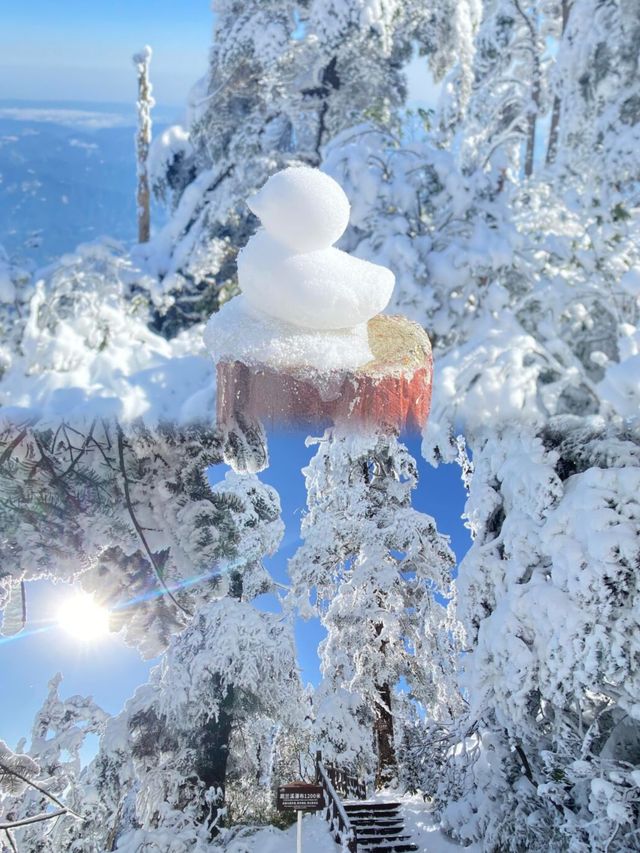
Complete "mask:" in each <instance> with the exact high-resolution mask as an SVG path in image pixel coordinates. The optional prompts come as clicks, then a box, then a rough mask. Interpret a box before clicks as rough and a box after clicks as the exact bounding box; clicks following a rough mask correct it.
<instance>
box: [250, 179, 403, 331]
mask: <svg viewBox="0 0 640 853" xmlns="http://www.w3.org/2000/svg"><path fill="white" fill-rule="evenodd" d="M250 206H251V209H252V210H253V211H254V212H255V213H256V214H258V215H259V216H260V217H261V219H262V222H263V224H264V228H263V229H261V230H259V231H258V233H257V234H255V235H254V236H253V237H252V238H251V239H250V240H249V242H248V243H247V245H246V246H245V248H244V249H243V250H242V251H241V252H240V254H239V255H238V280H239V283H240V288H241V290H242V292H243V293H244V295H245V298H246V300H247V303H248V305H249V306H250V307H251V308H253V309H254V310H255V311H259V312H262V313H264V314H266V315H268V316H270V317H274V318H275V319H277V320H281V321H283V322H285V323H291V324H292V325H294V326H299V327H302V328H306V329H316V330H319V331H320V330H335V329H348V328H352V327H354V326H356V325H358V324H360V323H366V322H367V321H368V320H370V319H371V318H372V317H375V316H376V314H379V313H380V312H381V311H383V310H384V309H385V308H386V306H387V304H388V302H389V299H390V298H391V293H392V291H393V286H394V283H395V276H394V275H393V273H392V272H391V270H389V269H387V268H386V267H383V266H380V265H378V264H372V263H369V262H368V261H363V260H361V259H360V258H354V257H352V256H351V255H348V254H347V253H346V252H342V251H340V250H339V249H335V248H333V247H332V246H331V243H332V242H334V241H335V240H337V239H338V238H339V237H340V236H341V234H342V233H343V231H344V229H345V228H346V226H347V224H348V220H349V202H348V201H347V198H346V196H345V194H344V192H343V191H342V188H341V187H340V186H339V185H338V184H337V183H336V182H335V181H334V180H333V178H330V177H329V176H328V175H325V174H324V173H323V172H320V171H318V170H317V169H311V168H307V167H292V168H289V169H285V170H284V171H282V172H278V173H277V174H276V175H273V176H272V177H271V178H269V180H268V181H267V183H266V184H265V186H264V187H263V188H262V189H261V190H260V192H259V193H257V195H256V196H254V197H253V199H251V200H250Z"/></svg>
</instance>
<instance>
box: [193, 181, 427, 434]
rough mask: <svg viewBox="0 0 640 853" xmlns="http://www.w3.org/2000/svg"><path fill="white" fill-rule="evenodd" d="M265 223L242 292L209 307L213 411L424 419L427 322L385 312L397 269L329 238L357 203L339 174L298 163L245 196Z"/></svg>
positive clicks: (283, 420) (252, 416)
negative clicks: (336, 178) (216, 307)
mask: <svg viewBox="0 0 640 853" xmlns="http://www.w3.org/2000/svg"><path fill="white" fill-rule="evenodd" d="M248 205H249V208H250V209H251V210H252V211H253V213H255V214H256V216H257V217H258V218H259V219H260V221H261V223H262V226H263V227H262V228H260V229H259V230H258V231H257V233H256V234H255V235H254V236H253V237H251V239H250V240H249V242H248V243H247V245H246V246H245V248H244V249H242V251H241V252H240V253H239V255H238V281H239V284H240V288H241V291H242V293H241V294H240V295H239V296H237V297H235V298H234V299H232V300H231V301H230V302H229V303H227V304H225V305H223V307H222V308H221V309H220V311H219V312H217V313H216V314H214V315H213V316H212V317H211V319H210V320H209V323H208V324H207V327H206V330H205V343H206V345H207V347H208V349H209V351H210V352H211V354H212V356H213V357H214V359H215V361H216V363H217V373H218V396H217V409H218V421H219V422H220V423H221V425H223V426H224V425H225V424H228V423H230V422H237V421H238V419H239V418H241V419H243V420H244V421H245V422H247V421H251V420H259V421H260V422H261V423H262V424H263V425H266V426H268V425H271V426H284V425H302V424H306V425H311V424H313V425H314V426H322V425H327V424H331V423H335V424H338V423H339V424H341V425H344V424H345V423H346V424H348V423H351V424H353V425H354V426H360V425H362V424H366V425H367V426H375V427H376V428H379V429H385V430H388V431H394V432H398V431H400V430H402V429H404V428H405V427H408V428H418V429H419V428H421V427H422V426H423V425H424V423H425V421H426V418H427V415H428V411H429V405H430V399H431V375H432V363H431V347H430V344H429V339H428V337H427V335H426V334H425V333H424V331H423V329H422V328H421V327H420V326H418V325H417V324H415V323H411V322H410V321H409V320H406V319H405V318H403V317H391V316H387V315H383V314H381V313H380V312H382V311H383V310H384V309H385V308H386V307H387V305H388V303H389V300H390V298H391V294H392V292H393V286H394V283H395V277H394V275H393V273H392V272H391V270H389V269H387V268H386V267H383V266H380V265H378V264H373V263H370V262H368V261H364V260H361V259H360V258H354V257H352V256H351V255H348V254H347V253H346V252H343V251H341V250H340V249H337V248H335V247H334V245H333V244H334V243H335V242H336V241H337V240H338V239H339V238H340V237H341V236H342V234H343V233H344V231H345V230H346V228H347V225H348V223H349V214H350V205H349V201H348V199H347V196H346V195H345V193H344V191H343V190H342V188H341V187H340V185H339V184H338V183H336V181H334V180H333V178H331V177H329V175H326V174H325V173H323V172H321V171H320V170H318V169H312V168H309V167H304V166H300V167H291V168H288V169H285V170H283V171H281V172H278V173H277V174H275V175H272V176H271V177H270V178H269V179H268V181H267V182H266V183H265V185H264V186H263V187H262V189H260V190H259V191H258V192H257V193H256V194H255V195H254V196H252V197H251V198H250V199H249V200H248Z"/></svg>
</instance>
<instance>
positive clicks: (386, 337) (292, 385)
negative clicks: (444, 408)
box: [217, 314, 433, 433]
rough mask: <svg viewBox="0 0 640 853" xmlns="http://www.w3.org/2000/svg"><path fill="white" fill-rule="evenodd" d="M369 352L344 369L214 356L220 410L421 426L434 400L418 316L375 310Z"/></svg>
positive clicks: (230, 420) (281, 420)
mask: <svg viewBox="0 0 640 853" xmlns="http://www.w3.org/2000/svg"><path fill="white" fill-rule="evenodd" d="M368 333H369V347H370V349H371V352H372V353H373V359H372V360H371V361H369V362H368V363H367V364H365V365H364V366H362V367H358V368H355V369H347V370H336V369H334V370H326V371H322V370H318V369H315V368H312V367H308V366H305V367H300V366H294V367H290V368H288V367H286V366H279V367H274V366H270V365H268V364H254V363H250V364H245V363H243V362H242V361H239V360H235V361H220V362H219V363H218V368H217V369H218V396H217V417H218V423H219V425H220V426H222V427H223V428H225V427H228V426H229V425H230V424H234V423H236V422H237V420H238V418H239V417H240V418H242V419H244V420H248V421H259V422H260V423H261V424H263V426H265V427H266V428H269V427H282V426H304V425H313V426H323V425H329V424H336V425H341V426H345V425H353V426H354V427H361V426H362V425H365V426H367V427H372V428H376V429H378V428H379V429H382V430H384V431H385V432H395V433H399V432H402V431H405V430H407V431H419V430H421V429H422V427H423V426H424V424H425V423H426V420H427V416H428V414H429V407H430V404H431V385H432V377H433V362H432V356H431V344H430V343H429V338H428V337H427V335H426V333H425V332H424V330H423V329H422V327H421V326H419V325H418V324H417V323H413V322H411V321H410V320H407V319H406V318H404V317H397V316H387V315H384V314H379V315H378V316H376V317H374V318H373V319H371V320H369V323H368Z"/></svg>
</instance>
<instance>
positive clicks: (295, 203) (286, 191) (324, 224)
mask: <svg viewBox="0 0 640 853" xmlns="http://www.w3.org/2000/svg"><path fill="white" fill-rule="evenodd" d="M247 204H248V205H249V208H250V210H252V211H253V212H254V213H255V214H256V216H258V217H259V218H260V221H261V222H262V224H263V225H264V227H265V228H266V230H267V231H268V232H269V234H271V235H272V236H273V237H275V239H276V240H279V241H280V242H281V243H283V244H284V245H285V246H287V247H288V248H289V249H291V250H292V251H294V252H312V251H314V250H315V249H327V248H328V247H329V246H331V245H332V244H333V243H335V242H336V240H338V239H339V238H340V237H341V236H342V234H343V233H344V231H345V229H346V227H347V225H348V224H349V213H350V212H351V207H350V205H349V199H348V198H347V196H346V195H345V192H344V190H343V189H342V187H341V186H340V184H338V183H336V181H334V180H333V178H330V177H329V175H325V173H324V172H321V171H319V170H318V169H312V168H310V167H308V166H292V167H290V168H288V169H283V170H282V171H281V172H277V173H276V174H275V175H272V176H271V177H270V178H269V180H268V181H267V182H266V184H264V186H263V187H262V188H261V189H260V190H258V192H257V193H256V194H255V195H253V196H251V198H250V199H249V200H248V202H247Z"/></svg>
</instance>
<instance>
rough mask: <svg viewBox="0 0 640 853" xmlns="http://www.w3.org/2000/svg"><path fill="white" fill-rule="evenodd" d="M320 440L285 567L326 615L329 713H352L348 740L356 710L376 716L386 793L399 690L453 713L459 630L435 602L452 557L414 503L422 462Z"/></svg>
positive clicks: (303, 597) (355, 440) (343, 724)
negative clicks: (299, 541) (299, 540)
mask: <svg viewBox="0 0 640 853" xmlns="http://www.w3.org/2000/svg"><path fill="white" fill-rule="evenodd" d="M316 443H317V444H318V451H317V453H316V456H315V457H314V458H313V460H312V461H311V463H310V465H309V467H308V468H306V469H305V478H306V483H307V494H308V507H309V512H308V514H307V516H306V517H305V519H304V521H303V524H302V536H303V539H304V543H303V545H302V546H301V547H300V548H299V550H298V551H297V552H296V554H295V556H294V557H293V558H292V560H291V561H290V564H289V571H290V575H291V579H292V592H291V600H292V601H293V602H297V603H299V606H300V607H301V610H302V612H303V613H305V612H306V613H313V612H316V613H319V614H320V617H321V620H322V624H323V625H324V627H325V628H326V629H327V638H326V640H324V641H323V643H322V645H321V657H322V672H323V678H324V680H325V686H324V693H332V694H335V697H336V698H335V699H334V700H333V702H332V703H331V704H330V710H332V711H333V713H334V715H335V714H336V713H337V714H338V715H340V714H345V715H346V717H347V719H346V720H345V721H341V720H337V721H336V722H337V723H338V728H344V729H345V730H346V731H347V732H349V730H350V728H352V727H353V724H352V723H351V721H350V720H349V718H350V717H352V716H354V712H355V716H356V717H357V716H358V714H361V715H363V718H364V719H365V720H366V719H367V718H368V719H369V721H370V725H371V726H372V730H371V729H370V733H369V738H370V741H369V743H370V744H371V743H372V742H373V743H374V744H375V747H374V755H375V756H376V781H377V784H378V785H383V784H385V783H386V782H388V781H389V780H390V779H391V778H393V777H394V776H396V773H397V767H396V755H395V739H394V714H395V707H394V698H393V697H394V691H395V690H396V688H397V687H398V684H399V682H400V681H401V680H404V681H406V683H407V684H408V685H409V688H410V690H411V695H412V698H413V699H414V701H416V702H418V703H420V704H421V706H422V707H423V708H424V709H425V710H426V711H427V713H429V714H430V715H432V716H435V717H445V718H448V717H450V716H451V715H452V714H454V713H455V710H456V707H457V703H458V696H457V693H456V688H455V683H454V678H453V673H454V668H455V654H456V644H455V636H454V634H455V626H454V623H453V622H452V621H451V619H450V614H449V613H448V611H447V609H446V607H445V606H444V604H443V600H442V599H440V600H438V597H437V596H438V595H445V596H446V595H447V594H448V593H449V586H450V570H451V567H452V566H453V563H454V558H453V555H452V553H451V551H450V549H449V546H448V544H447V540H446V538H445V537H443V536H441V535H440V534H439V533H438V531H437V529H436V526H435V522H434V520H433V519H432V518H431V517H430V516H428V515H425V514H423V513H419V512H417V511H416V510H415V509H413V507H412V506H411V492H412V490H413V489H414V488H415V486H416V482H417V474H416V467H415V462H414V460H413V459H412V458H411V456H410V454H409V453H408V451H407V449H406V447H404V446H403V445H402V444H401V443H400V442H399V441H398V440H397V439H396V438H394V437H384V436H382V435H363V436H355V435H347V434H341V433H339V432H333V431H328V432H327V433H325V436H324V437H323V438H322V439H319V440H317V441H316ZM320 693H321V694H322V695H324V694H323V687H321V688H320ZM341 696H342V697H344V699H346V701H344V700H341V699H340V697H341ZM358 709H360V710H358ZM325 716H326V715H325ZM347 739H348V738H347ZM360 740H361V738H360ZM351 750H352V751H353V747H351ZM363 753H364V750H363ZM361 758H365V759H367V758H368V759H369V760H370V759H371V750H370V749H369V754H368V755H364V754H363V755H362V756H361ZM367 769H368V770H369V771H370V770H371V769H372V768H371V766H369V768H367Z"/></svg>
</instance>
